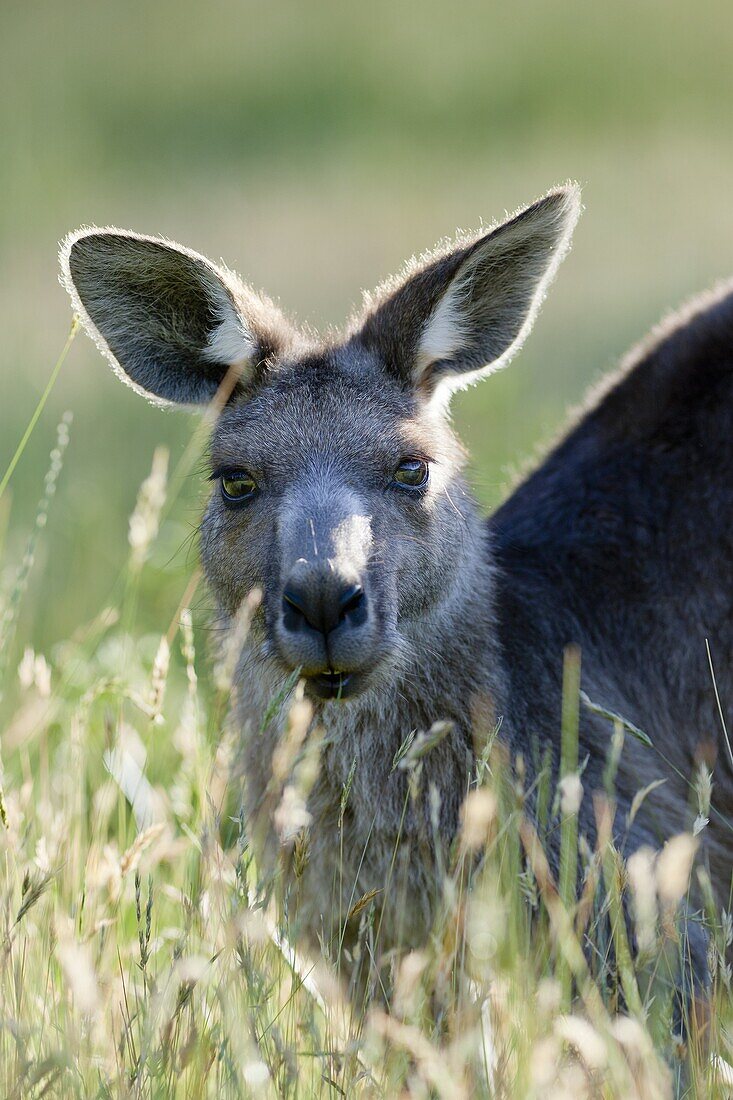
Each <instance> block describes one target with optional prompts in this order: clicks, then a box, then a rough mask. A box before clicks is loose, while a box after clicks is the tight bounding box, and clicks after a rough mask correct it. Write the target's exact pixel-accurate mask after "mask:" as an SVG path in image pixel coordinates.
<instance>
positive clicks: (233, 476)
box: [221, 470, 257, 504]
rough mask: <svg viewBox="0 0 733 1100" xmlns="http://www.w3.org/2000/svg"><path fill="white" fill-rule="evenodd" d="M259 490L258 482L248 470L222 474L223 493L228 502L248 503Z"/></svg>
mask: <svg viewBox="0 0 733 1100" xmlns="http://www.w3.org/2000/svg"><path fill="white" fill-rule="evenodd" d="M256 492H257V482H256V481H255V479H254V478H253V477H252V475H251V474H249V473H247V471H246V470H229V471H227V473H225V474H222V475H221V495H222V497H223V498H224V501H225V502H226V503H227V504H246V503H247V502H248V501H250V500H251V499H252V497H253V496H254V495H255V493H256Z"/></svg>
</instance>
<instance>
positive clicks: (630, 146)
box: [0, 0, 733, 648]
mask: <svg viewBox="0 0 733 1100" xmlns="http://www.w3.org/2000/svg"><path fill="white" fill-rule="evenodd" d="M0 43H1V44H0V89H1V94H0V118H1V130H0V132H1V133H2V136H3V143H2V146H3V153H4V155H3V156H2V158H0V181H1V186H0V193H1V194H2V203H1V204H0V272H1V275H2V294H1V295H0V330H1V331H2V348H1V351H0V356H1V357H2V364H1V370H0V399H1V400H0V473H1V472H2V471H3V470H4V469H5V466H6V464H7V461H8V460H9V458H10V456H11V455H12V453H13V451H14V450H15V447H16V444H17V442H18V439H19V438H20V436H21V434H22V431H23V429H24V426H25V425H26V423H27V421H28V419H29V417H30V416H31V414H32V412H33V409H34V407H35V405H36V403H37V401H38V398H39V395H40V394H41V392H42V391H43V388H44V386H45V383H46V381H47V379H48V376H49V373H50V371H51V369H52V366H53V363H54V361H55V359H56V357H57V355H58V353H59V351H60V349H61V347H62V346H63V343H64V340H65V338H66V335H67V332H68V327H69V323H70V320H71V314H70V310H69V303H68V301H67V300H66V296H65V294H64V292H63V290H62V289H61V288H60V286H59V285H58V283H57V266H56V245H57V241H58V240H59V239H60V238H61V237H62V236H63V235H64V234H65V233H66V232H67V231H68V230H70V229H73V228H76V227H77V226H78V225H80V224H82V223H96V224H102V225H103V224H108V223H111V224H116V225H120V226H125V227H130V228H135V229H138V230H140V231H143V232H151V233H162V234H165V235H168V236H170V237H173V238H175V239H178V240H181V241H183V242H185V243H186V244H189V245H191V246H192V247H194V248H196V249H198V250H199V251H202V252H204V253H206V254H208V255H210V256H212V257H213V258H218V257H223V258H224V259H225V260H226V261H227V262H228V263H229V264H230V265H231V266H233V267H236V268H237V270H239V271H240V273H241V274H242V275H244V276H245V277H246V278H248V279H249V280H251V282H252V283H253V284H254V285H255V286H257V287H263V288H265V289H266V290H267V291H268V292H269V293H271V294H272V295H273V296H275V297H279V298H280V299H281V301H282V303H283V305H284V306H285V307H286V308H287V309H288V310H290V311H292V312H293V313H294V314H295V316H296V317H297V318H299V319H301V320H303V321H307V322H310V323H311V324H314V325H325V324H327V323H340V322H341V321H342V320H343V319H344V318H345V317H346V316H347V314H348V312H349V310H350V308H351V305H352V303H353V302H354V301H357V300H358V298H359V294H360V289H361V288H362V287H369V286H371V285H373V284H374V283H376V282H378V281H380V280H381V279H382V278H383V277H384V276H385V275H386V274H388V273H389V272H391V271H393V270H394V269H396V268H398V267H399V266H400V265H401V263H402V261H403V260H404V259H405V258H406V257H407V256H409V255H410V254H412V253H414V252H419V251H421V250H423V249H424V248H425V247H427V246H429V245H431V244H433V243H434V242H435V241H436V240H437V239H438V238H439V237H441V236H443V235H445V234H449V233H452V232H453V231H454V230H455V229H456V228H457V227H465V228H471V227H475V226H477V225H478V224H479V222H480V221H481V219H484V220H485V221H491V220H493V219H495V218H498V217H501V216H502V215H503V214H504V213H505V212H506V211H511V210H513V209H514V208H515V207H516V206H518V205H520V204H523V203H526V202H529V201H530V200H532V199H533V198H534V197H536V196H537V195H538V194H540V193H542V192H543V191H545V190H546V189H547V188H548V187H550V186H551V185H552V184H554V183H557V182H559V181H563V180H565V179H567V178H574V179H577V180H578V181H579V182H580V183H581V184H582V186H583V190H584V201H585V205H586V212H585V214H584V217H583V218H582V220H581V223H580V226H579V229H578V232H577V235H576V242H575V247H574V249H573V252H572V253H571V255H570V257H569V259H568V260H567V261H566V262H565V264H564V265H563V268H562V269H561V272H560V275H559V278H558V280H557V283H556V285H555V286H554V288H553V290H552V292H551V294H550V297H549V299H548V302H547V303H546V305H545V309H544V311H543V314H542V316H541V317H540V319H539V321H538V324H537V326H536V329H535V332H534V334H533V335H532V337H531V338H530V341H529V343H528V345H527V347H526V350H525V351H524V353H523V354H522V355H521V356H520V358H519V359H518V360H517V361H515V363H514V364H513V365H512V367H511V368H510V369H509V370H508V371H506V372H505V373H504V374H502V375H499V376H497V377H496V378H494V379H492V380H490V381H489V382H486V383H484V384H483V385H482V386H481V387H479V388H477V389H474V390H472V391H470V392H469V393H467V394H464V395H462V396H461V398H460V400H459V401H457V402H456V415H457V420H458V423H459V426H460V428H461V429H462V430H463V432H464V434H465V437H466V438H467V440H468V442H469V444H470V447H471V450H472V454H473V463H474V471H475V483H476V486H477V489H478V491H479V493H480V495H481V497H482V500H483V501H484V502H485V503H486V505H487V506H489V507H491V506H493V505H495V504H496V502H497V501H498V500H500V499H501V497H502V494H503V493H504V492H505V491H506V487H507V485H508V484H509V483H510V482H511V479H512V477H513V476H514V471H515V470H516V469H517V467H518V466H521V464H522V463H523V462H525V461H526V460H527V458H528V456H530V455H531V454H532V453H533V452H534V451H535V450H536V448H537V447H538V445H540V444H541V443H542V442H543V441H544V440H547V439H548V438H549V437H551V436H552V435H553V434H554V433H555V432H556V431H557V429H558V427H559V426H560V424H561V422H562V418H563V415H564V410H565V408H566V406H567V405H568V403H573V402H575V401H576V400H578V399H579V398H580V397H581V395H582V393H583V390H584V389H585V387H586V385H587V384H588V383H589V382H590V381H592V380H593V379H594V378H596V377H597V376H598V375H599V374H600V373H602V372H603V371H604V370H605V369H607V368H609V367H610V366H611V365H612V364H613V362H614V360H615V359H616V357H617V356H618V355H619V354H620V353H622V352H623V351H624V350H625V349H626V347H627V346H628V344H629V343H630V342H632V341H633V340H635V339H636V338H638V337H640V336H641V335H642V334H643V333H644V332H645V331H646V330H647V329H648V328H649V326H650V325H651V324H652V323H654V322H655V321H656V320H657V319H658V317H659V315H660V314H661V313H662V312H664V311H665V310H667V309H668V308H669V307H671V306H673V305H675V304H676V303H677V302H678V301H679V300H680V299H682V298H684V297H685V296H687V295H689V294H691V293H692V292H694V291H697V290H699V289H702V288H703V287H705V286H707V285H709V284H711V283H712V282H714V281H715V280H716V279H717V278H720V277H722V276H725V275H728V274H732V273H733V203H731V201H730V194H731V189H732V185H733V144H732V141H731V138H732V127H731V100H732V98H733V97H732V96H731V92H733V65H732V64H731V58H732V57H733V7H732V6H731V4H730V3H729V2H724V0H720V2H719V0H698V2H697V3H696V4H694V5H691V4H689V3H683V2H682V0H615V2H614V3H612V4H600V3H598V4H593V3H590V4H589V3H588V2H587V0H585V2H581V0H554V2H552V0H521V2H519V3H514V4H503V5H498V4H490V3H486V2H483V3H480V2H478V0H467V2H457V3H447V2H445V0H443V2H442V3H441V2H437V0H423V2H422V3H420V4H400V3H395V2H394V0H391V2H386V0H371V2H370V3H368V4H364V3H360V4H354V3H348V2H344V0H341V2H336V0H326V2H312V3H307V2H305V0H299V2H296V0H290V2H280V0H271V2H269V3H265V2H262V0H260V2H259V3H253V2H248V0H247V2H245V0H239V2H235V0H209V2H208V3H206V4H203V3H199V4H197V3H193V2H191V0H157V2H155V3H150V0H148V2H147V3H142V2H138V0H131V2H127V3H124V4H120V3H116V4H112V3H107V2H105V0H73V2H72V3H68V4H60V3H58V0H36V2H32V3H27V4H20V3H17V2H11V0H7V2H6V3H4V4H3V5H2V12H1V14H0ZM66 409H71V410H73V413H74V424H73V427H72V436H71V443H70V446H69V449H68V452H67V456H66V463H65V468H64V470H63V472H62V474H61V481H60V485H59V491H58V494H57V497H56V499H55V501H54V503H53V508H52V511H51V515H50V519H49V524H48V526H47V528H46V530H45V531H44V532H43V533H42V537H41V541H40V546H39V554H38V557H37V560H36V562H35V564H34V566H33V572H32V574H31V578H30V581H31V585H30V593H29V598H27V599H26V600H25V601H24V610H23V620H22V624H21V631H20V638H21V639H22V638H23V637H25V638H29V637H32V638H33V640H34V644H35V645H36V646H37V647H39V648H43V647H46V646H51V645H52V644H53V643H54V642H55V641H56V640H57V639H59V638H62V637H65V636H66V635H67V634H68V633H69V632H70V631H72V630H73V629H74V628H75V627H76V626H77V625H78V624H79V623H82V622H84V621H85V620H86V619H88V618H89V617H90V616H92V615H93V614H95V613H96V612H97V611H98V610H99V608H100V607H101V606H102V605H103V604H104V603H105V602H106V601H107V600H108V599H109V598H110V593H111V592H112V590H113V587H114V585H115V582H116V579H117V578H118V577H119V575H120V571H121V569H122V567H123V564H124V562H125V559H126V557H127V552H128V547H127V522H128V515H129V513H130V511H131V509H132V507H133V504H134V500H135V496H136V492H137V488H138V486H139V483H140V481H141V480H142V478H143V477H144V476H145V475H146V473H147V472H148V470H149V468H150V461H151V455H152V451H153V448H154V446H155V444H156V443H158V442H164V443H166V444H168V445H169V446H170V447H171V451H172V462H173V464H174V465H175V462H176V461H177V459H178V458H179V457H180V455H181V453H182V449H183V447H184V446H185V443H186V441H187V439H188V438H189V436H190V433H191V430H192V427H193V423H194V422H193V420H192V419H191V418H190V417H189V416H188V415H186V414H180V413H168V414H162V413H161V412H159V411H156V410H154V409H152V408H150V407H148V406H146V404H145V403H144V402H143V401H141V400H140V399H139V398H138V397H136V396H135V395H134V394H133V393H132V392H130V391H128V390H126V389H125V388H124V387H122V386H120V385H119V383H118V382H117V381H116V380H115V379H114V378H113V376H112V374H111V372H110V371H109V370H108V368H107V366H106V364H105V363H104V362H103V360H102V359H101V357H100V356H99V354H98V353H97V352H96V350H95V349H94V347H93V346H92V344H91V343H90V342H89V341H88V340H87V339H86V337H84V336H82V335H79V337H78V338H77V340H76V341H75V343H74V345H73V347H72V349H71V353H70V355H69V358H68V360H67V361H66V363H65V365H64V367H63V370H62V373H61V375H60V377H59V380H58V383H57V385H56V387H55V389H54V391H53V394H52V397H51V399H50V401H49V403H48V406H47V407H46V410H45V411H44V413H43V416H42V418H41V420H40V423H39V425H38V428H37V430H36V431H35V433H34V435H33V437H32V439H31V443H30V445H29V447H28V449H27V451H26V453H25V455H24V457H23V459H22V462H21V463H20V465H19V467H18V469H17V471H16V473H15V475H14V477H13V480H12V483H11V490H12V491H11V493H10V495H9V496H8V498H7V501H5V502H4V504H5V505H7V504H8V503H9V504H10V511H9V512H8V509H7V507H5V508H4V509H3V510H2V511H0V520H1V526H0V534H2V533H4V537H5V543H6V553H5V555H4V563H5V564H4V566H3V568H4V569H5V573H4V575H3V577H2V584H3V588H4V590H5V591H7V590H8V588H9V587H11V586H12V583H13V570H14V568H15V567H16V566H17V563H18V561H19V558H20V556H21V554H22V551H23V546H24V544H25V540H26V538H27V537H28V533H29V530H30V528H31V526H32V523H33V516H34V514H35V509H36V503H37V500H38V498H39V496H40V495H41V492H42V483H43V476H44V472H45V469H46V465H47V456H48V452H49V450H50V448H51V447H52V446H53V441H54V438H55V424H56V422H57V420H58V419H59V417H60V415H61V414H62V412H63V411H64V410H66ZM632 413H633V410H630V414H632ZM174 489H175V491H176V492H177V493H179V496H178V500H177V503H176V507H175V508H174V510H173V512H172V514H171V518H170V519H169V520H168V522H167V523H166V526H165V530H164V531H163V536H162V539H161V542H160V545H159V546H158V548H157V549H156V551H155V554H156V557H155V559H154V562H153V568H152V569H151V570H148V571H147V575H148V580H147V581H146V587H145V591H144V598H143V601H142V605H141V608H140V614H141V616H142V619H143V624H142V625H143V626H144V627H147V628H148V629H158V630H159V629H161V625H162V626H164V625H165V622H167V621H168V619H169V618H170V615H171V613H172V609H175V606H176V604H177V601H178V598H179V597H180V594H181V592H182V591H183V587H184V585H185V578H186V575H187V573H188V571H190V568H191V566H192V563H193V561H194V560H195V552H194V551H193V550H192V549H191V546H190V540H188V535H189V534H190V533H191V531H192V530H193V529H194V528H195V524H196V519H197V514H198V509H199V503H200V499H201V494H202V491H203V490H202V484H201V478H200V476H199V475H198V474H197V473H196V474H194V475H193V476H187V477H186V478H184V479H181V483H180V484H178V485H174ZM201 602H202V604H203V606H204V607H205V605H206V599H205V597H204V598H202V600H201ZM164 620H165V621H164Z"/></svg>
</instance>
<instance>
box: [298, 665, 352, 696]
mask: <svg viewBox="0 0 733 1100" xmlns="http://www.w3.org/2000/svg"><path fill="white" fill-rule="evenodd" d="M358 680H359V674H358V673H356V672H336V671H334V670H333V669H329V670H328V671H327V672H317V673H316V674H315V676H308V677H307V678H306V686H307V688H308V690H309V691H310V692H311V693H312V694H313V695H315V696H316V697H317V698H319V699H346V698H347V697H348V696H349V695H354V694H355V693H356V691H358V686H357V685H358Z"/></svg>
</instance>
